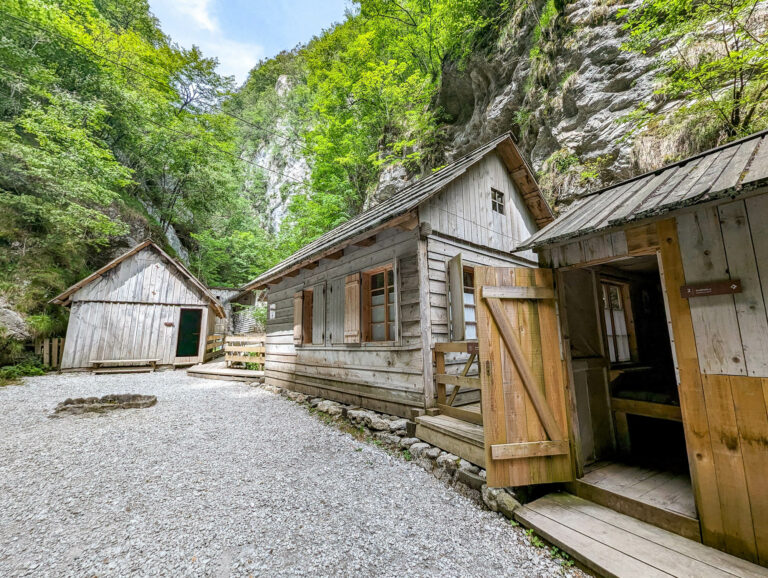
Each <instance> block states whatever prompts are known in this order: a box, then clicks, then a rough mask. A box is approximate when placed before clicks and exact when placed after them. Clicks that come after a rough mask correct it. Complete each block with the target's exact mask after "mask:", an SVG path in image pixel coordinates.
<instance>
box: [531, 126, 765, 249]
mask: <svg viewBox="0 0 768 578" xmlns="http://www.w3.org/2000/svg"><path fill="white" fill-rule="evenodd" d="M765 185H768V131H762V132H758V133H755V134H753V135H751V136H748V137H746V138H743V139H741V140H737V141H734V142H732V143H728V144H726V145H723V146H720V147H717V148H714V149H711V150H709V151H706V152H703V153H701V154H698V155H695V156H692V157H690V158H687V159H684V160H682V161H679V162H676V163H673V164H670V165H667V166H665V167H662V168H660V169H658V170H655V171H652V172H649V173H645V174H643V175H639V176H637V177H634V178H632V179H629V180H627V181H624V182H621V183H618V184H616V185H612V186H610V187H606V188H603V189H600V190H598V191H594V192H590V193H586V194H583V195H581V196H579V197H578V198H577V199H576V200H575V201H574V204H573V205H571V208H570V209H569V210H568V212H567V213H566V214H565V215H563V216H562V217H560V218H559V219H557V220H556V221H555V222H553V223H551V224H549V225H548V226H546V227H544V228H543V229H542V230H541V231H538V232H537V233H536V234H534V235H531V237H529V238H528V239H527V240H526V241H524V242H523V243H522V244H521V245H520V246H519V247H518V250H524V249H532V248H535V247H540V246H542V245H545V244H553V243H558V242H562V241H565V240H567V239H570V238H573V237H579V236H583V235H587V234H590V233H594V232H597V231H601V230H604V229H609V228H611V227H616V226H619V225H622V224H625V223H630V222H633V221H638V220H641V219H646V218H650V217H656V216H659V215H663V214H665V213H668V212H670V211H673V210H675V209H680V208H683V207H688V206H693V205H697V204H699V203H705V202H709V201H715V200H718V199H728V198H734V197H736V196H738V195H741V194H744V193H746V192H749V191H752V190H755V189H757V188H760V187H763V186H765Z"/></svg>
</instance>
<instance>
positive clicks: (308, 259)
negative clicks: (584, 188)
mask: <svg viewBox="0 0 768 578" xmlns="http://www.w3.org/2000/svg"><path fill="white" fill-rule="evenodd" d="M492 151H497V152H498V153H499V156H500V157H501V159H502V161H503V162H504V164H505V165H506V167H507V170H508V171H509V173H510V176H511V178H512V180H513V181H514V183H515V185H516V186H517V188H518V192H519V193H520V195H521V196H522V197H523V200H524V201H525V203H526V205H527V207H528V209H529V210H530V211H531V214H532V215H533V217H534V219H535V221H536V224H537V225H538V226H539V227H543V226H544V225H546V224H547V223H550V222H552V221H553V220H554V215H553V214H552V210H551V209H550V208H549V205H548V204H547V202H546V200H544V197H543V196H542V195H541V192H540V191H539V186H538V184H537V183H536V180H535V179H534V177H533V171H532V170H531V168H530V167H529V166H528V163H526V162H525V159H523V157H522V156H521V155H520V151H518V150H517V147H516V146H515V143H514V139H513V137H512V134H511V133H505V134H503V135H501V136H499V137H497V138H495V139H494V140H492V141H490V142H488V143H486V144H484V145H483V146H481V147H479V148H477V149H475V150H474V151H472V152H470V153H468V154H466V155H464V156H463V157H461V158H459V159H457V160H455V161H454V162H452V163H451V164H449V165H446V166H445V167H443V168H442V169H440V170H439V171H436V172H434V173H432V174H431V175H429V176H427V177H425V178H423V179H421V180H419V181H416V182H415V183H413V184H411V185H408V186H407V187H405V188H403V189H402V190H400V191H398V192H397V193H395V194H394V195H392V196H391V197H390V198H389V199H387V200H385V201H383V202H382V203H380V204H378V205H376V206H375V207H373V208H371V209H369V210H367V211H365V212H363V213H361V214H360V215H358V216H357V217H354V218H352V219H350V220H349V221H347V222H345V223H343V224H341V225H339V226H338V227H336V228H335V229H332V230H331V231H329V232H327V233H325V234H324V235H321V236H320V237H318V238H317V239H315V240H314V241H312V242H311V243H309V244H307V245H305V246H304V247H302V248H301V249H299V250H298V251H296V253H294V254H293V255H291V256H290V257H288V258H287V259H285V260H284V261H282V262H281V263H278V264H277V265H275V266H274V267H272V268H271V269H269V270H268V271H266V272H265V273H262V274H261V275H260V276H259V277H257V278H256V279H254V280H253V281H251V282H250V283H248V284H246V285H245V286H243V290H248V289H253V288H254V287H256V288H262V287H264V286H266V284H267V283H268V282H271V281H274V280H275V279H277V278H279V277H282V276H283V275H285V274H287V273H289V272H291V271H294V270H296V269H300V268H301V267H303V266H306V265H308V264H310V263H312V262H314V261H317V260H319V259H321V258H322V256H323V255H328V254H330V253H332V252H335V251H338V250H340V249H343V248H344V247H346V246H349V245H351V244H353V242H354V241H360V240H361V239H363V238H365V237H369V236H371V235H373V234H375V233H376V232H377V231H378V230H380V229H381V227H382V226H383V225H385V224H387V223H389V222H391V221H393V220H394V219H397V218H400V217H403V216H405V215H408V213H409V212H411V211H413V210H414V209H416V208H417V207H418V206H419V205H420V204H422V203H423V202H424V201H427V200H428V199H430V198H431V197H433V196H435V195H437V194H438V193H440V192H441V191H442V190H443V189H444V188H445V187H446V186H447V185H448V184H450V183H451V182H452V181H454V180H456V179H457V178H459V177H460V176H461V175H463V174H464V173H465V172H467V170H468V169H469V168H471V167H472V166H473V165H475V164H476V163H478V162H479V161H480V160H482V159H483V158H484V157H485V156H486V155H488V154H489V153H491V152H492ZM366 233H367V234H366Z"/></svg>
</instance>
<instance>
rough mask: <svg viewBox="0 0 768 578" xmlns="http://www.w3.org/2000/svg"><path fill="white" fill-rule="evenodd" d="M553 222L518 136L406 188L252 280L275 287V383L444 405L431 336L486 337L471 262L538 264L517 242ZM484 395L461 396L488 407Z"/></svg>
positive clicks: (354, 398) (270, 318)
mask: <svg viewBox="0 0 768 578" xmlns="http://www.w3.org/2000/svg"><path fill="white" fill-rule="evenodd" d="M552 219H553V217H552V213H551V212H550V209H549V207H548V206H547V203H546V202H545V200H544V199H543V198H542V196H541V194H540V192H539V189H538V187H537V185H536V182H535V180H534V179H533V176H532V173H531V170H530V168H529V167H528V166H527V165H526V163H525V162H524V161H523V159H522V157H521V156H520V154H519V152H518V150H517V148H516V147H515V144H514V142H513V140H512V137H511V136H510V135H503V136H501V137H499V138H497V139H495V140H493V141H491V142H489V143H487V144H486V145H485V146H483V147H481V148H479V149H477V150H475V151H473V152H471V153H470V154H468V155H466V156H464V157H462V158H460V159H458V160H457V161H455V162H453V163H452V164H450V165H448V166H446V167H444V168H443V169H441V170H439V171H438V172H436V173H433V174H431V175H429V176H428V177H426V178H424V179H422V180H420V181H418V182H416V183H415V184H412V185H410V186H408V187H406V188H405V189H403V190H402V191H399V192H398V193H396V194H395V195H394V196H392V197H391V198H389V199H388V200H386V201H384V202H383V203H381V204H379V205H377V206H376V207H374V208H373V209H371V210H369V211H367V212H365V213H363V214H361V215H359V216H358V217H356V218H354V219H351V220H350V221H348V222H346V223H344V224H342V225H340V226H339V227H337V228H335V229H333V230H332V231H330V232H329V233H327V234H325V235H323V236H321V237H320V238H318V239H317V240H316V241H314V242H312V243H310V244H309V245H307V246H306V247H304V248H302V249H301V250H299V251H298V252H297V253H296V254H294V255H293V256H291V257H290V258H289V259H287V260H285V261H283V262H282V263H280V264H278V265H277V266H275V267H274V268H272V269H270V270H269V271H267V272H265V273H264V274H263V275H261V276H260V277H258V278H257V279H256V280H254V281H253V282H252V283H250V284H248V285H247V286H246V287H244V289H246V290H247V289H252V288H264V289H267V300H268V314H267V337H266V368H265V376H266V383H267V384H271V385H276V386H282V387H286V388H289V389H292V390H296V391H300V392H304V393H307V394H310V395H317V396H322V397H325V398H328V399H333V400H338V401H340V402H345V403H350V404H355V405H359V406H361V407H365V408H369V409H373V410H377V411H381V412H385V413H388V414H394V415H399V416H406V417H409V416H411V410H420V411H421V412H424V410H425V408H430V407H434V406H435V405H436V403H437V398H436V388H435V381H434V377H433V375H434V371H433V363H432V348H433V345H434V344H435V343H438V342H447V341H449V340H451V339H454V340H465V339H470V340H471V339H474V338H475V337H476V336H475V322H474V318H473V313H474V310H473V299H474V294H473V291H472V286H473V280H472V275H473V268H474V267H475V266H479V265H492V266H513V265H516V266H520V267H530V266H533V265H535V264H536V261H535V259H536V256H535V255H534V254H533V253H532V252H524V253H521V254H519V255H516V256H514V255H511V254H510V253H509V247H512V246H514V245H516V244H518V243H520V242H521V241H522V240H523V239H526V238H528V237H529V236H530V235H531V234H532V233H534V232H535V231H537V230H538V229H539V227H541V226H543V225H545V224H547V223H549V222H550V221H552ZM449 263H450V267H449ZM449 282H450V283H451V284H452V285H453V287H454V292H453V301H454V305H453V313H451V312H450V311H449V309H450V308H449V299H448V289H447V287H448V283H449ZM460 362H461V360H458V361H457V360H452V359H449V364H453V365H456V364H458V363H460ZM478 399H479V395H478V390H477V388H476V387H474V388H463V391H462V392H461V394H460V395H457V399H456V400H454V401H455V403H456V405H459V404H464V405H465V406H471V405H472V404H474V406H475V407H474V411H475V412H476V413H479V407H478V404H477V402H478ZM467 411H470V410H467Z"/></svg>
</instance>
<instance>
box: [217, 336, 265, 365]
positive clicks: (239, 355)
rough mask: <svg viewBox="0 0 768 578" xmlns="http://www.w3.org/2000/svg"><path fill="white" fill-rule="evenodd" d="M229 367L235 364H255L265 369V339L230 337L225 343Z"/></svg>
mask: <svg viewBox="0 0 768 578" xmlns="http://www.w3.org/2000/svg"><path fill="white" fill-rule="evenodd" d="M224 359H225V360H226V362H227V367H230V366H231V365H232V364H233V363H243V364H245V363H255V364H257V365H259V366H260V368H261V369H263V368H264V338H263V337H259V336H252V335H229V336H227V338H226V340H225V343H224Z"/></svg>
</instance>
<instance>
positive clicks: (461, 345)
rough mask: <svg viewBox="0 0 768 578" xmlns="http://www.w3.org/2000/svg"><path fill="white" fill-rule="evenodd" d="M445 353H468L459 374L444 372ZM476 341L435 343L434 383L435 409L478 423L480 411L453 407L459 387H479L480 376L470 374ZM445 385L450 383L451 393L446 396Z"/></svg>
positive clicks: (474, 359) (479, 422)
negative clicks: (435, 393)
mask: <svg viewBox="0 0 768 578" xmlns="http://www.w3.org/2000/svg"><path fill="white" fill-rule="evenodd" d="M446 353H468V354H469V358H468V359H467V361H466V363H465V364H464V367H463V369H462V370H461V373H460V374H458V375H457V374H452V373H446V372H445V354H446ZM477 354H478V343H477V341H453V342H449V343H435V384H436V388H437V409H439V410H440V413H442V414H445V415H447V416H450V417H454V418H456V419H460V420H463V421H468V422H470V423H475V424H478V425H482V424H483V416H482V414H481V413H478V412H474V411H468V410H466V409H462V408H460V407H454V406H453V402H454V401H455V400H456V395H457V394H458V393H459V389H461V388H462V387H463V388H470V389H480V377H479V376H470V375H467V374H468V373H469V370H470V368H471V367H472V365H473V364H474V363H475V361H476V360H477ZM446 385H452V386H453V390H452V391H451V395H450V396H447V395H446V391H445V386H446Z"/></svg>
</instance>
